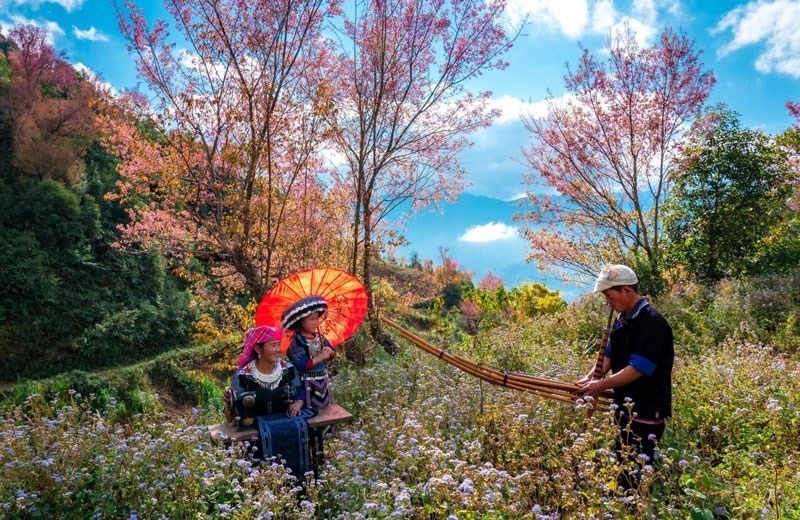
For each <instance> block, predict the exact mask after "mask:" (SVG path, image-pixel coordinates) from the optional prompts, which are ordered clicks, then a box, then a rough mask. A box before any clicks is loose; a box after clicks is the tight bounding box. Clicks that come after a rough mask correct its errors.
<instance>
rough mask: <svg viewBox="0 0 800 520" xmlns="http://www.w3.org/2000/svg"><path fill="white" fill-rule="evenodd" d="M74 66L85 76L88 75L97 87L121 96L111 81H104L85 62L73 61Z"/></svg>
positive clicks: (115, 95) (112, 94)
mask: <svg viewBox="0 0 800 520" xmlns="http://www.w3.org/2000/svg"><path fill="white" fill-rule="evenodd" d="M72 68H73V69H75V70H77V71H78V72H80V73H81V74H83V75H84V76H86V77H87V78H88V79H89V81H91V82H92V83H93V84H94V85H95V87H96V88H98V89H100V90H104V91H106V92H108V94H110V95H111V96H114V97H117V96H119V92H118V91H117V89H115V88H114V87H113V86H112V85H111V83H109V82H107V81H103V79H102V78H101V77H100V76H98V75H97V73H96V72H95V71H93V70H92V69H90V68H89V67H87V66H86V65H84V64H83V63H81V62H77V63H73V64H72Z"/></svg>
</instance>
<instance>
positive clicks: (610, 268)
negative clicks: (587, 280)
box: [593, 264, 639, 292]
mask: <svg viewBox="0 0 800 520" xmlns="http://www.w3.org/2000/svg"><path fill="white" fill-rule="evenodd" d="M636 283H639V279H638V278H637V277H636V273H634V272H633V269H631V268H630V267H628V266H627V265H621V264H616V265H607V266H605V267H604V268H603V270H602V271H600V274H599V275H597V279H596V280H595V281H594V291H593V292H601V291H605V290H606V289H610V288H612V287H617V286H619V285H634V284H636Z"/></svg>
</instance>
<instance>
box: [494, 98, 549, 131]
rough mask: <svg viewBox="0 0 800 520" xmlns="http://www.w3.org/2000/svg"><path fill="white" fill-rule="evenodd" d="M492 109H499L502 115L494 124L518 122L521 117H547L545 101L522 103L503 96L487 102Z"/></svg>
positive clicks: (517, 99) (519, 100)
mask: <svg viewBox="0 0 800 520" xmlns="http://www.w3.org/2000/svg"><path fill="white" fill-rule="evenodd" d="M489 106H490V107H491V108H492V109H495V108H496V109H499V110H500V111H501V112H502V114H501V115H500V117H498V118H497V120H496V121H495V122H496V123H499V124H503V123H510V122H512V121H519V120H520V119H522V117H523V116H527V115H530V116H532V117H544V116H546V115H547V101H545V100H542V101H534V102H531V101H523V100H521V99H519V98H515V97H513V96H503V97H501V98H497V99H492V100H490V101H489Z"/></svg>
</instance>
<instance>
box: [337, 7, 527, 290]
mask: <svg viewBox="0 0 800 520" xmlns="http://www.w3.org/2000/svg"><path fill="white" fill-rule="evenodd" d="M503 9H504V3H503V2H502V0H497V1H495V0H491V1H484V0H448V1H445V0H431V1H424V2H423V1H419V0H356V1H355V2H354V3H353V4H352V6H351V9H350V12H349V13H347V14H346V15H345V19H344V24H343V30H342V31H341V33H340V35H339V48H338V57H337V59H336V64H337V67H336V73H335V74H334V77H335V78H337V83H336V88H335V91H336V93H337V97H336V107H337V109H336V110H335V111H334V112H331V113H329V116H330V117H329V118H328V123H329V125H330V128H331V129H332V131H333V135H334V143H335V147H336V149H337V151H338V152H339V153H340V154H341V155H342V156H343V157H344V164H343V166H342V167H341V169H340V170H339V173H338V181H339V182H340V183H341V184H342V185H343V186H346V188H347V189H348V190H349V191H350V193H351V197H352V199H351V200H353V201H354V204H353V205H352V207H351V211H352V219H351V220H352V232H351V235H352V248H351V249H352V253H351V269H352V270H353V271H354V272H360V273H361V274H362V275H363V278H364V281H365V283H366V285H367V287H369V286H370V271H371V266H370V262H371V259H372V256H373V255H374V250H373V247H374V244H373V242H374V240H375V236H376V231H377V230H379V229H380V226H381V225H382V223H383V222H384V221H385V219H386V218H387V216H388V215H389V214H390V213H392V212H393V211H395V210H397V209H398V208H405V206H404V205H406V204H407V205H408V207H409V208H410V210H416V209H420V208H422V207H425V206H427V205H429V204H432V203H435V202H437V201H440V200H445V199H452V198H454V197H456V196H457V195H458V194H459V193H460V192H461V190H462V189H463V187H464V179H463V177H464V170H463V169H462V167H461V166H460V164H459V162H458V154H459V153H460V152H461V151H462V150H463V149H464V148H465V147H467V146H469V144H470V142H469V140H468V135H469V134H470V133H472V132H474V131H476V130H478V129H480V128H484V127H486V126H487V125H489V124H490V123H491V121H492V119H493V118H494V117H495V116H496V115H497V113H496V112H495V111H493V110H491V109H490V108H489V106H488V100H489V96H490V93H489V92H473V91H472V90H470V89H468V87H467V85H468V82H469V81H470V80H472V79H474V78H476V77H477V76H479V75H481V74H483V73H485V72H487V71H490V70H495V69H503V68H504V67H505V66H506V65H507V64H506V63H505V62H504V61H503V60H502V59H501V58H500V57H501V55H502V54H503V53H504V52H505V51H506V50H507V49H509V47H510V45H511V42H512V40H513V38H509V36H508V35H507V34H506V32H505V31H504V29H503V28H502V27H501V25H500V15H501V14H502V12H503ZM359 264H360V268H359Z"/></svg>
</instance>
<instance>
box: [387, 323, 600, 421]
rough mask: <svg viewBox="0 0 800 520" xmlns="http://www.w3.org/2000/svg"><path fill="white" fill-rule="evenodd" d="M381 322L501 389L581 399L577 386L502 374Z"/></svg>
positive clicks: (426, 349) (573, 400)
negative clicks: (501, 387)
mask: <svg viewBox="0 0 800 520" xmlns="http://www.w3.org/2000/svg"><path fill="white" fill-rule="evenodd" d="M381 320H383V321H384V322H385V323H386V324H387V325H390V326H391V327H392V328H394V329H395V330H397V332H398V333H399V335H400V336H401V337H403V338H404V339H406V340H408V341H410V342H411V343H413V344H414V345H415V346H417V347H418V348H420V349H422V350H424V351H426V352H427V353H429V354H431V355H434V356H436V357H438V358H440V359H442V360H443V361H445V362H447V363H449V364H451V365H453V366H455V367H456V368H458V369H460V370H463V371H465V372H467V373H469V374H471V375H473V376H475V377H478V378H480V379H482V380H484V381H486V382H488V383H491V384H494V385H498V386H505V387H508V388H510V389H513V390H519V391H524V392H528V393H532V394H535V395H539V396H541V397H546V398H549V399H554V400H557V401H563V402H568V403H571V404H576V401H577V399H578V395H577V388H578V387H577V385H575V384H571V383H563V382H561V381H552V380H549V379H544V378H538V377H534V376H529V375H527V374H521V373H517V372H501V371H499V370H496V369H493V368H489V367H486V366H484V365H480V364H477V363H474V362H472V361H469V360H467V359H464V358H462V357H460V356H456V355H453V354H449V353H447V352H445V351H444V350H442V349H440V348H438V347H436V346H434V345H433V344H431V343H430V342H428V341H426V340H425V339H423V338H420V337H419V336H417V335H415V334H413V333H412V332H410V331H408V330H406V329H404V328H403V327H401V326H400V325H398V324H397V323H395V322H394V321H392V320H390V319H388V318H385V317H381ZM609 397H610V395H609V394H608V393H604V394H602V395H601V396H599V398H598V399H597V400H595V402H594V406H593V408H597V409H600V410H607V409H608V404H607V403H606V402H604V399H608V398H609Z"/></svg>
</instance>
